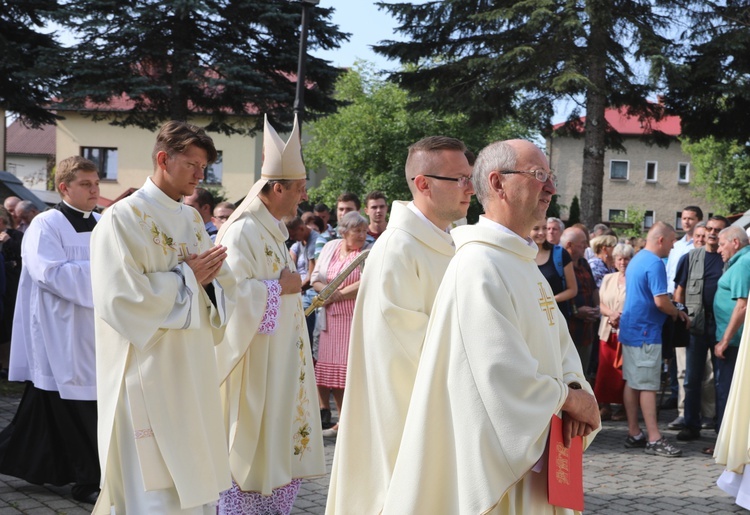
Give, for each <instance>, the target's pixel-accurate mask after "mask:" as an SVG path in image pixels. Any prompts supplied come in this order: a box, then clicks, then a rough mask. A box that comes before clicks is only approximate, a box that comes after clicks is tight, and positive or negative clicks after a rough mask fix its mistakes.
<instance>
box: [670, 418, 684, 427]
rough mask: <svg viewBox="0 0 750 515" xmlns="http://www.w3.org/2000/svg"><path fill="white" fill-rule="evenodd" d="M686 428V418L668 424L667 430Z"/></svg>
mask: <svg viewBox="0 0 750 515" xmlns="http://www.w3.org/2000/svg"><path fill="white" fill-rule="evenodd" d="M684 427H685V418H684V417H677V418H676V419H674V420H673V421H672V422H670V423H669V424H667V428H669V429H675V430H677V429H683V428H684Z"/></svg>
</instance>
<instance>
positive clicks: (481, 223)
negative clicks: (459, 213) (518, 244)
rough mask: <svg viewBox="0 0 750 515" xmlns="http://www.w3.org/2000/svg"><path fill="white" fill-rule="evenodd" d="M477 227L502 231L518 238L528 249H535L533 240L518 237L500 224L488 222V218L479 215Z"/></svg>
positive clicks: (492, 221)
mask: <svg viewBox="0 0 750 515" xmlns="http://www.w3.org/2000/svg"><path fill="white" fill-rule="evenodd" d="M477 225H478V226H480V227H489V228H490V229H495V230H498V231H502V232H504V233H506V234H510V235H513V236H515V237H516V238H518V239H519V240H521V241H523V242H524V243H525V244H526V245H528V246H529V247H532V248H536V246H537V245H536V243H534V240H532V239H531V238H528V237H526V238H522V237H521V236H520V235H518V234H516V233H515V232H513V231H511V230H510V229H508V228H507V227H505V226H504V225H503V224H501V223H500V222H496V221H494V220H490V219H489V218H487V217H486V216H484V215H479V221H478V222H477Z"/></svg>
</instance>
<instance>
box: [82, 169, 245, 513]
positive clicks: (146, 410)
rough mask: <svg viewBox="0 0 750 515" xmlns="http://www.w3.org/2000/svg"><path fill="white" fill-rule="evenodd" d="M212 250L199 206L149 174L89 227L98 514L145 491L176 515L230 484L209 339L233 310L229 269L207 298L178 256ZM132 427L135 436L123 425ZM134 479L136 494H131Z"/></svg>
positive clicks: (210, 498)
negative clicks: (170, 502)
mask: <svg viewBox="0 0 750 515" xmlns="http://www.w3.org/2000/svg"><path fill="white" fill-rule="evenodd" d="M211 246H212V243H211V240H210V239H209V237H208V234H207V233H206V230H205V228H204V225H203V221H202V220H201V219H200V216H199V215H198V213H197V212H196V211H195V210H194V209H192V208H190V207H188V206H184V205H183V204H182V203H180V202H176V201H174V200H172V199H171V198H169V197H168V196H167V195H166V194H164V192H162V191H161V190H160V189H159V188H158V187H157V186H156V185H155V184H154V183H153V182H152V181H151V179H150V178H149V179H147V180H146V184H145V185H144V186H143V187H142V188H141V189H140V190H138V191H136V192H135V193H134V194H133V195H131V196H130V197H128V198H126V199H123V200H121V201H120V202H118V203H116V204H114V205H113V206H112V207H110V208H109V209H108V210H107V211H106V212H105V214H104V216H103V217H102V219H101V221H100V222H99V224H98V225H97V228H96V229H95V230H94V233H93V236H92V239H91V255H92V261H91V267H92V278H93V281H92V282H93V287H94V308H95V311H96V345H97V363H96V364H97V370H98V371H99V374H98V378H97V379H98V393H99V455H100V461H101V464H102V493H101V495H100V497H99V502H98V503H97V505H96V507H95V508H94V513H95V514H107V515H108V514H109V513H110V507H111V506H114V508H115V511H116V513H118V514H120V513H125V510H126V507H125V506H126V505H121V504H120V503H125V502H126V501H131V500H132V499H130V498H129V497H132V496H137V497H140V496H141V495H143V493H144V491H145V492H154V491H159V492H167V493H169V492H170V491H172V492H175V494H174V496H176V501H175V502H176V504H177V505H178V506H179V507H180V508H181V509H182V510H189V509H191V508H198V509H200V507H201V506H202V505H205V504H208V503H212V502H214V501H216V500H217V499H218V498H219V492H221V491H223V490H225V489H227V488H229V487H230V485H231V478H230V474H229V464H228V460H227V447H226V440H225V438H224V426H223V424H222V416H221V400H220V397H219V377H218V374H217V370H216V360H215V354H214V345H215V344H217V343H218V342H219V341H220V340H221V338H222V336H223V329H222V326H223V325H224V324H225V323H226V320H227V318H228V315H229V314H230V312H231V309H232V308H233V302H234V287H235V283H234V276H233V274H232V272H231V270H230V269H229V267H228V265H227V264H226V263H225V264H224V266H223V267H222V269H221V272H220V273H219V275H218V276H217V278H216V279H215V280H214V281H213V283H212V285H213V289H214V296H215V302H216V304H215V305H214V303H213V302H212V301H211V299H210V298H209V296H208V294H207V293H206V291H205V290H204V289H203V287H201V285H200V284H198V282H197V281H196V279H195V276H194V275H193V273H192V270H191V269H190V267H189V266H187V265H186V264H185V263H184V261H183V260H184V259H185V257H186V256H188V255H190V254H200V253H202V252H205V251H206V250H208V249H209V248H210V247H211ZM130 426H132V429H133V431H132V433H127V432H125V433H123V432H121V431H120V429H121V428H122V427H130ZM115 428H118V429H117V430H116V429H115ZM133 449H135V451H133ZM133 454H136V456H133ZM121 463H135V464H136V466H135V469H136V470H135V471H131V473H129V472H128V471H127V470H126V471H123V466H121ZM124 476H125V477H124ZM137 476H141V477H142V479H138V480H137V481H138V482H140V485H138V486H140V489H138V488H136V490H137V491H136V493H135V494H132V495H131V496H129V494H128V491H129V490H128V488H131V489H132V488H133V484H132V482H133V477H137ZM123 492H124V493H123ZM152 510H157V511H152V512H153V513H157V512H158V513H175V512H181V511H173V510H172V509H167V508H164V507H159V508H152ZM214 510H215V508H214ZM130 512H134V510H133V509H132V508H131V509H130V510H129V513H130ZM192 512H194V511H192ZM192 512H191V513H192Z"/></svg>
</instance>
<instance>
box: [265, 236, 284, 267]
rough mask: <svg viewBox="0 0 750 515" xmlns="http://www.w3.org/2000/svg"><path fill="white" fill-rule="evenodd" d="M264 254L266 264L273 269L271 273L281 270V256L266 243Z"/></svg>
mask: <svg viewBox="0 0 750 515" xmlns="http://www.w3.org/2000/svg"><path fill="white" fill-rule="evenodd" d="M265 246H266V249H265V254H266V260H267V261H268V265H269V266H270V267H271V268H272V269H273V273H274V274H275V273H276V272H278V271H279V270H281V258H280V257H279V256H278V254H276V252H274V250H273V249H271V247H269V246H268V243H266V244H265Z"/></svg>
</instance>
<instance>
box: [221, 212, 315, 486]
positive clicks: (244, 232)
mask: <svg viewBox="0 0 750 515" xmlns="http://www.w3.org/2000/svg"><path fill="white" fill-rule="evenodd" d="M287 238H288V232H287V230H286V227H285V225H284V223H283V222H280V221H279V220H276V219H275V218H274V217H273V216H272V215H271V213H270V212H269V211H268V209H267V208H266V206H265V205H264V204H263V202H262V201H261V199H260V198H259V197H256V198H255V199H254V200H253V201H252V203H251V204H250V205H249V206H248V207H247V210H246V211H245V212H244V213H242V215H241V217H240V218H238V219H237V220H236V221H235V222H234V223H233V224H232V225H231V226H230V227H229V228H228V229H227V231H226V233H225V234H224V237H223V239H222V240H221V244H222V245H225V246H226V247H227V256H228V257H227V262H228V263H229V264H230V266H231V268H232V271H233V273H234V274H235V277H236V279H237V309H236V310H235V312H234V315H233V316H232V317H231V318H230V320H229V323H228V325H227V330H226V335H225V338H224V341H223V342H222V343H221V344H220V345H219V346H218V347H217V348H216V355H217V361H218V366H219V373H220V375H221V377H222V378H225V380H224V383H223V384H222V401H223V408H224V417H225V419H224V421H225V424H226V426H227V432H228V433H227V439H228V445H229V460H230V465H231V469H232V479H233V480H234V481H235V482H236V483H237V485H238V486H239V488H240V489H241V490H242V491H245V492H259V493H261V494H263V495H270V494H271V493H272V491H273V489H275V488H279V487H283V486H285V485H288V484H289V483H290V482H291V480H292V479H301V478H305V477H311V476H319V475H323V474H325V472H326V469H325V457H324V453H323V437H322V431H321V426H320V412H319V411H318V393H317V387H316V385H315V372H314V370H313V362H312V355H311V353H310V342H309V337H308V334H307V325H306V323H305V314H304V311H303V310H302V296H301V295H299V294H294V295H281V296H280V303H279V305H278V307H274V308H273V309H272V310H270V311H273V314H272V318H273V319H274V320H275V321H276V324H275V328H270V327H269V328H266V329H265V331H266V332H268V333H270V334H261V333H260V332H259V329H260V326H261V321H262V320H263V316H264V314H266V311H267V308H268V306H267V303H268V300H269V294H268V288H267V286H266V282H264V281H276V280H278V278H279V276H280V275H281V270H282V269H283V268H284V267H289V269H291V270H295V266H294V263H293V262H292V259H291V256H290V254H289V251H288V250H287V248H286V246H285V241H286V240H287ZM277 298H278V297H277Z"/></svg>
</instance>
